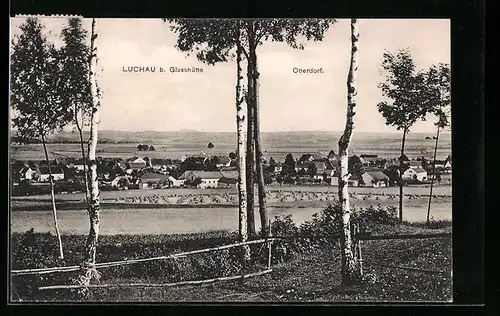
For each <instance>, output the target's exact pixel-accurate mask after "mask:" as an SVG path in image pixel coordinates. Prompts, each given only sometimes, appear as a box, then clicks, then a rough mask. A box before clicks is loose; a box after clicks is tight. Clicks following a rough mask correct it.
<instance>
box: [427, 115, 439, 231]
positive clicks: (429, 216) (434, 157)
mask: <svg viewBox="0 0 500 316" xmlns="http://www.w3.org/2000/svg"><path fill="white" fill-rule="evenodd" d="M439 127H440V126H439V124H438V126H437V132H436V144H435V145H434V156H433V162H434V164H433V170H432V173H433V175H432V179H431V189H430V191H429V204H428V205H427V225H429V223H430V221H431V202H432V188H433V187H434V178H435V177H436V164H435V161H436V155H437V147H438V142H439Z"/></svg>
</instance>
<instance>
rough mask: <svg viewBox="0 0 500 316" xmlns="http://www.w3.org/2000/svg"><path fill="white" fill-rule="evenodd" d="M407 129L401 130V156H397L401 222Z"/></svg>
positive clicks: (400, 218)
mask: <svg viewBox="0 0 500 316" xmlns="http://www.w3.org/2000/svg"><path fill="white" fill-rule="evenodd" d="M407 131H408V130H407V129H406V128H405V129H404V130H403V141H402V144H401V156H400V157H399V158H400V159H399V221H400V222H401V223H402V222H403V199H404V192H403V172H404V170H403V155H404V153H405V142H406V134H407Z"/></svg>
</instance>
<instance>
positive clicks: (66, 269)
mask: <svg viewBox="0 0 500 316" xmlns="http://www.w3.org/2000/svg"><path fill="white" fill-rule="evenodd" d="M266 241H270V239H258V240H251V241H247V242H240V243H235V244H230V245H224V246H218V247H212V248H206V249H198V250H193V251H187V252H180V253H176V254H172V255H168V256H160V257H152V258H143V259H131V260H122V261H112V262H104V263H96V264H95V268H96V269H98V268H110V267H116V266H122V265H128V264H135V263H140V262H147V261H155V260H166V259H177V258H181V257H185V256H188V255H193V254H198V253H205V252H211V251H216V250H224V249H230V248H234V247H239V246H244V245H251V244H259V243H264V242H266ZM81 268H82V267H81V266H70V267H54V268H41V269H27V270H12V271H11V273H12V274H13V275H27V274H47V273H55V272H72V271H78V270H80V269H81Z"/></svg>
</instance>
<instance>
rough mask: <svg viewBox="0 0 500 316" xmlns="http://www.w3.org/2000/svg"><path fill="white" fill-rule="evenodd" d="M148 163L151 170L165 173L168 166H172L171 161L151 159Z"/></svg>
mask: <svg viewBox="0 0 500 316" xmlns="http://www.w3.org/2000/svg"><path fill="white" fill-rule="evenodd" d="M150 163H151V167H152V168H153V170H159V171H167V170H168V168H169V166H170V165H172V159H158V158H152V159H151V160H150Z"/></svg>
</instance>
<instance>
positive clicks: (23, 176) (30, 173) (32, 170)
mask: <svg viewBox="0 0 500 316" xmlns="http://www.w3.org/2000/svg"><path fill="white" fill-rule="evenodd" d="M38 177H39V171H38V169H37V168H36V167H35V166H31V167H30V166H28V165H24V167H23V168H22V169H21V171H19V180H37V179H38Z"/></svg>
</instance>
